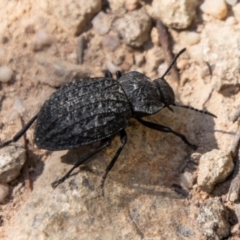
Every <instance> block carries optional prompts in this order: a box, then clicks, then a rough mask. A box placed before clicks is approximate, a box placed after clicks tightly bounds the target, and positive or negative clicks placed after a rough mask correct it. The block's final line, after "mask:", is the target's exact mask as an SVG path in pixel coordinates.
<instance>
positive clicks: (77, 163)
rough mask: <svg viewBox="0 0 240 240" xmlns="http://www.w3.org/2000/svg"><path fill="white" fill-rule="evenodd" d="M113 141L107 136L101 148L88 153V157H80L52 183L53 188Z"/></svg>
mask: <svg viewBox="0 0 240 240" xmlns="http://www.w3.org/2000/svg"><path fill="white" fill-rule="evenodd" d="M110 143H111V140H110V138H106V139H104V143H103V144H102V146H100V147H99V148H97V149H96V150H95V151H93V152H92V153H90V154H88V155H87V156H86V157H84V158H81V159H79V160H78V161H77V162H76V163H75V164H74V166H73V167H72V168H71V169H70V170H69V171H68V172H67V173H66V174H65V175H64V176H63V177H62V178H60V179H59V180H56V181H54V182H53V183H52V184H51V185H52V187H53V188H56V187H57V186H58V185H59V184H61V183H63V182H64V181H65V180H66V179H67V178H69V177H70V174H71V173H72V171H73V170H74V169H75V168H77V167H79V166H80V165H81V164H83V163H84V162H85V161H87V160H88V159H89V158H90V157H92V156H94V155H95V154H97V153H99V152H100V151H101V150H103V149H104V148H106V147H108V146H109V145H110Z"/></svg>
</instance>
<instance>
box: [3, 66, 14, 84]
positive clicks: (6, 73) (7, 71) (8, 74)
mask: <svg viewBox="0 0 240 240" xmlns="http://www.w3.org/2000/svg"><path fill="white" fill-rule="evenodd" d="M12 76H13V70H12V69H11V68H10V67H7V66H2V67H0V82H8V81H9V80H11V78H12Z"/></svg>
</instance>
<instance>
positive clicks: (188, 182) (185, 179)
mask: <svg viewBox="0 0 240 240" xmlns="http://www.w3.org/2000/svg"><path fill="white" fill-rule="evenodd" d="M193 180H194V179H193V175H192V174H191V173H190V172H184V173H183V174H181V176H180V184H181V186H182V187H184V188H187V189H191V188H192V186H193Z"/></svg>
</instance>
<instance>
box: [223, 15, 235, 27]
mask: <svg viewBox="0 0 240 240" xmlns="http://www.w3.org/2000/svg"><path fill="white" fill-rule="evenodd" d="M225 23H226V25H228V26H232V25H234V24H236V19H235V17H233V16H230V17H228V18H227V19H226V21H225Z"/></svg>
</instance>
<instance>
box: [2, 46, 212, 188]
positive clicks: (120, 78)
mask: <svg viewBox="0 0 240 240" xmlns="http://www.w3.org/2000/svg"><path fill="white" fill-rule="evenodd" d="M183 51H185V49H183V50H182V51H180V52H179V53H178V54H177V55H176V57H175V58H174V60H173V62H172V64H171V65H170V66H169V68H168V69H167V71H166V72H165V74H164V75H163V76H162V77H161V78H158V79H156V80H154V81H151V80H150V79H149V78H147V77H146V76H145V75H143V74H142V73H139V72H130V73H127V74H124V75H121V73H120V72H117V80H114V79H113V78H112V75H111V74H110V73H106V76H105V77H99V78H84V79H75V80H74V81H73V82H71V83H68V84H66V85H64V86H63V87H62V88H60V89H59V90H58V91H56V92H55V93H53V94H52V95H51V97H50V98H49V99H48V100H47V101H46V102H45V103H44V105H43V106H42V108H41V110H40V111H39V113H38V114H37V115H36V116H34V117H33V118H32V119H31V120H30V121H29V122H28V123H27V124H26V125H25V126H24V128H23V129H21V130H20V131H19V132H18V133H17V134H16V135H15V136H14V137H13V138H12V139H11V140H9V141H6V142H4V143H2V144H1V145H0V147H3V146H6V145H8V144H10V143H11V142H16V141H17V140H18V139H19V138H20V137H21V136H22V135H23V134H24V133H25V132H26V131H27V129H28V128H29V127H30V126H31V125H32V123H33V122H34V121H35V120H37V123H36V127H35V133H34V140H35V143H36V144H37V146H38V147H39V148H43V149H48V150H52V151H55V150H64V149H72V148H78V147H80V146H83V145H87V144H90V143H93V142H96V141H100V140H102V145H101V146H100V147H99V148H97V149H95V150H94V151H93V152H91V153H90V154H88V155H87V156H86V157H84V158H81V159H79V160H78V161H77V162H76V163H75V165H74V166H73V167H72V168H71V169H70V170H69V171H68V172H67V174H66V175H64V176H63V177H62V178H60V179H59V180H57V181H55V182H53V183H52V186H53V187H56V186H57V185H59V184H60V183H62V182H63V181H65V180H66V179H67V178H68V177H69V176H70V174H71V172H72V171H73V170H74V169H75V168H76V167H78V166H80V165H81V164H82V163H84V162H85V161H86V160H87V159H89V158H90V157H92V156H93V155H95V154H97V153H98V152H100V151H101V150H102V149H104V148H105V147H107V146H109V144H110V142H111V138H112V137H113V136H115V135H116V134H118V133H119V134H120V139H121V146H120V147H119V149H118V150H117V152H116V153H115V155H114V157H113V159H112V160H111V162H110V164H109V165H108V167H107V169H106V171H105V174H104V175H103V177H102V182H101V187H102V189H103V186H104V182H105V179H106V177H107V174H108V172H109V171H110V170H111V169H112V167H113V165H114V163H115V162H116V160H117V158H118V156H119V155H120V153H121V151H122V149H123V147H124V145H125V144H126V142H127V134H126V132H125V130H124V128H125V127H126V125H127V124H128V122H129V120H130V118H132V117H133V118H136V119H137V120H138V121H139V122H140V123H142V124H143V125H144V126H146V127H149V128H152V129H155V130H158V131H162V132H170V133H173V134H175V135H176V136H178V137H180V138H181V139H182V140H183V141H184V142H185V143H186V144H187V145H189V146H190V147H191V148H193V149H196V148H197V146H196V145H194V144H191V143H190V142H189V141H188V140H187V138H186V137H185V136H184V135H183V134H180V133H178V132H175V131H173V130H172V129H171V128H169V127H166V126H162V125H159V124H156V123H152V122H148V121H145V120H143V119H142V117H144V116H148V115H152V114H155V113H157V112H159V111H160V110H161V109H162V108H164V107H167V108H169V109H170V110H171V105H173V106H179V107H185V108H189V109H192V110H195V111H199V112H201V113H204V114H208V115H211V116H213V117H215V115H213V114H211V113H209V112H207V111H201V110H198V109H194V108H192V107H189V106H185V105H177V104H176V103H175V97H174V92H173V90H172V88H171V87H170V86H169V84H168V83H167V82H166V81H165V79H164V77H165V75H166V74H167V73H168V72H169V71H170V69H171V67H172V65H173V64H174V63H175V62H176V60H177V58H178V57H179V55H180V54H181V53H182V52H183Z"/></svg>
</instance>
